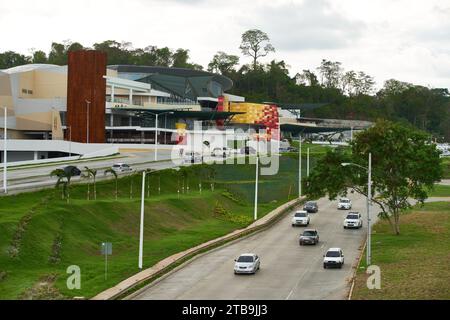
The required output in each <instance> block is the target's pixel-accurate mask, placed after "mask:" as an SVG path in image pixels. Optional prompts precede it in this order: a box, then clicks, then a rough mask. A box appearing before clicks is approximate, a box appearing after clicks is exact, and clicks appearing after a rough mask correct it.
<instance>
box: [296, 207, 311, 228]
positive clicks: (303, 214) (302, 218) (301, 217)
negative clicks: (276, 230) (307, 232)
mask: <svg viewBox="0 0 450 320" xmlns="http://www.w3.org/2000/svg"><path fill="white" fill-rule="evenodd" d="M309 222H310V218H309V213H308V212H307V211H305V210H299V211H296V212H295V214H294V216H293V217H292V226H293V227H295V226H308V225H309Z"/></svg>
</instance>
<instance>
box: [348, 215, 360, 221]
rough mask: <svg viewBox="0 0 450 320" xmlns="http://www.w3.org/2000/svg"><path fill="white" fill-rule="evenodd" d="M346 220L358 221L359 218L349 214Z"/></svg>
mask: <svg viewBox="0 0 450 320" xmlns="http://www.w3.org/2000/svg"><path fill="white" fill-rule="evenodd" d="M347 219H351V220H358V219H359V216H358V215H356V214H349V215H348V216H347Z"/></svg>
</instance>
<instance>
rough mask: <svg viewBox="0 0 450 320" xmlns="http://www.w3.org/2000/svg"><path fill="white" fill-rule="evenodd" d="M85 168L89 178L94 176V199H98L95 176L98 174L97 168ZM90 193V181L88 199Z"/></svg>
mask: <svg viewBox="0 0 450 320" xmlns="http://www.w3.org/2000/svg"><path fill="white" fill-rule="evenodd" d="M84 169H85V170H86V174H87V176H88V177H89V178H90V177H92V178H94V200H97V188H96V181H95V177H96V176H97V170H95V169H90V168H88V167H84ZM89 195H90V191H89V183H88V200H89Z"/></svg>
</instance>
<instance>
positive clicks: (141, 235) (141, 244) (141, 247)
mask: <svg viewBox="0 0 450 320" xmlns="http://www.w3.org/2000/svg"><path fill="white" fill-rule="evenodd" d="M144 199H145V171H143V172H142V194H141V225H140V232H139V269H142V257H143V252H144Z"/></svg>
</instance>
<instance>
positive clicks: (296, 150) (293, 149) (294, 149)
mask: <svg viewBox="0 0 450 320" xmlns="http://www.w3.org/2000/svg"><path fill="white" fill-rule="evenodd" d="M288 152H298V149H297V148H294V147H289V148H288Z"/></svg>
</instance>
